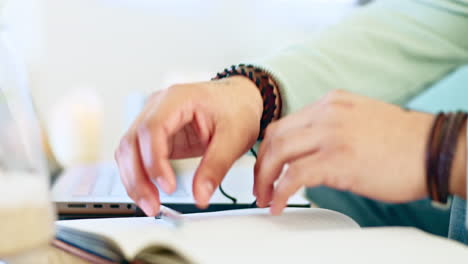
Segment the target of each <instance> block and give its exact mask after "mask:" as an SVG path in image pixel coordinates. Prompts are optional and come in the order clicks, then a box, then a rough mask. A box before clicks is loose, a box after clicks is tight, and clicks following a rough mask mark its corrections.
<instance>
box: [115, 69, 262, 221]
mask: <svg viewBox="0 0 468 264" xmlns="http://www.w3.org/2000/svg"><path fill="white" fill-rule="evenodd" d="M262 111H263V104H262V98H261V96H260V93H259V91H258V89H257V88H256V86H255V84H254V83H252V82H251V81H250V80H249V79H247V78H245V77H242V76H236V77H230V78H226V79H222V80H218V81H210V82H201V83H192V84H181V85H174V86H172V87H170V88H168V89H166V90H163V91H159V92H156V93H154V94H153V95H152V96H151V97H150V98H149V100H148V102H147V104H146V105H145V107H144V109H143V111H142V113H141V114H140V115H139V116H138V117H137V119H136V120H135V122H134V123H133V125H132V126H131V128H130V129H129V130H128V131H127V132H126V134H125V135H124V137H123V138H122V140H121V142H120V145H119V147H118V148H117V150H116V152H115V159H116V161H117V164H118V166H119V171H120V177H121V179H122V182H123V184H124V185H125V188H126V190H127V193H128V195H129V196H130V197H131V198H132V199H133V200H134V201H135V202H136V203H137V204H138V206H139V207H140V208H141V209H142V210H143V211H144V212H145V213H146V214H147V215H149V216H154V215H156V214H157V213H158V212H159V206H160V200H159V191H158V190H157V188H156V186H155V185H154V184H153V183H152V182H151V180H155V181H156V182H157V183H158V186H159V187H161V188H162V189H163V191H164V192H166V193H172V192H174V190H175V189H176V178H175V174H174V171H173V169H172V167H171V165H170V163H169V160H170V159H181V158H190V157H198V156H203V159H202V162H201V163H200V165H199V167H198V168H197V170H196V172H195V177H194V179H193V194H194V198H195V201H196V203H197V205H198V206H199V207H201V208H205V207H207V206H208V203H209V199H210V198H211V196H212V194H213V192H214V190H215V188H216V187H217V186H218V185H219V184H220V182H221V181H222V179H223V178H224V176H225V175H226V173H227V172H228V170H229V169H230V168H231V166H232V164H233V163H234V162H235V161H236V160H237V159H238V158H239V157H240V156H242V155H243V154H244V153H245V152H247V151H248V149H249V148H250V147H252V146H253V144H254V143H255V142H256V139H257V137H258V134H259V130H260V119H261V115H262Z"/></svg>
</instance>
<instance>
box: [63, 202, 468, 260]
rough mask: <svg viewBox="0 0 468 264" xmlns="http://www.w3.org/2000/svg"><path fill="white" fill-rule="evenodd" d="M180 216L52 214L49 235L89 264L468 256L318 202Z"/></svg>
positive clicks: (419, 235) (444, 244)
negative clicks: (91, 263)
mask: <svg viewBox="0 0 468 264" xmlns="http://www.w3.org/2000/svg"><path fill="white" fill-rule="evenodd" d="M184 217H185V219H184V220H183V221H184V222H183V224H182V225H178V226H175V225H174V224H173V223H170V222H167V221H166V220H161V219H154V218H114V219H95V220H72V221H59V222H57V230H58V232H57V238H58V242H59V243H63V242H65V243H67V244H71V245H73V246H74V247H76V248H80V249H81V250H83V251H86V252H88V253H92V254H93V255H97V256H100V257H101V259H102V260H104V262H96V263H160V264H179V263H297V262H304V261H306V262H310V261H313V262H315V263H344V262H346V263H374V262H378V263H410V262H414V263H422V261H424V263H437V261H439V262H438V263H448V262H447V261H449V260H450V261H452V260H453V261H456V260H467V259H468V249H467V248H466V247H465V246H463V245H461V244H458V243H455V242H452V241H448V240H447V239H443V238H438V237H435V236H432V235H428V234H426V233H423V232H421V231H417V230H416V229H412V228H371V229H360V228H359V226H358V225H357V224H356V223H355V222H354V221H353V220H352V219H350V218H349V217H347V216H345V215H342V214H340V213H337V212H334V211H329V210H325V209H316V208H288V209H287V210H286V211H285V213H284V214H283V215H281V216H270V215H269V214H268V209H244V210H237V211H224V212H216V213H200V214H192V215H185V216H184ZM431 248H432V249H434V250H431ZM106 261H107V262H106ZM316 261H320V262H316ZM450 261H449V262H450ZM450 263H453V262H450Z"/></svg>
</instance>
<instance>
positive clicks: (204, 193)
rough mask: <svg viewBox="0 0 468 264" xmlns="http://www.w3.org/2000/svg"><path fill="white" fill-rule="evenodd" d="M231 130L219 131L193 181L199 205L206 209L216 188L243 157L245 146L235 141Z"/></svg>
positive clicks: (246, 147) (195, 196) (215, 134)
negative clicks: (234, 164)
mask: <svg viewBox="0 0 468 264" xmlns="http://www.w3.org/2000/svg"><path fill="white" fill-rule="evenodd" d="M230 131H231V130H228V129H222V128H221V129H217V130H216V131H215V133H214V136H213V138H212V140H211V142H210V143H209V146H208V149H207V151H206V153H205V155H204V157H203V159H202V161H201V163H200V166H199V167H198V169H197V171H196V173H195V177H194V179H193V194H194V198H195V200H196V202H197V205H198V206H199V207H201V208H206V207H207V206H208V204H209V200H210V198H211V196H212V195H213V192H214V190H215V188H217V187H218V186H219V184H220V183H221V181H222V180H223V178H224V176H225V175H226V174H227V172H228V171H229V169H230V168H231V167H232V165H233V163H234V162H235V161H236V160H237V159H239V157H240V156H242V155H243V154H244V153H245V151H246V149H248V146H247V143H245V146H244V145H243V144H242V143H241V144H240V145H239V142H238V141H236V140H235V136H236V135H233V133H232V132H230Z"/></svg>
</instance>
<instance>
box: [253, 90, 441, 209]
mask: <svg viewBox="0 0 468 264" xmlns="http://www.w3.org/2000/svg"><path fill="white" fill-rule="evenodd" d="M433 118H434V117H433V115H431V114H427V113H421V112H414V111H406V110H404V109H401V108H400V107H398V106H394V105H391V104H388V103H384V102H380V101H377V100H373V99H370V98H367V97H363V96H359V95H355V94H351V93H348V92H344V91H332V92H330V93H329V94H327V95H326V96H325V97H323V98H322V99H321V100H319V101H318V102H316V103H314V104H312V105H309V106H307V107H305V108H303V109H302V110H301V111H299V112H297V113H294V114H291V115H289V116H287V117H285V118H282V119H280V120H279V121H277V122H275V123H272V124H270V125H269V127H268V128H267V131H266V135H265V138H264V140H263V142H262V144H261V146H260V149H259V152H258V159H257V163H256V165H255V184H254V194H255V195H256V196H257V203H258V205H259V206H260V207H265V206H267V205H268V204H270V202H271V212H272V213H273V214H280V213H281V212H282V210H283V208H284V207H285V206H286V203H287V200H288V198H289V196H291V195H293V194H294V193H295V192H296V191H297V190H298V189H299V188H301V187H302V186H306V187H314V186H319V185H326V186H328V187H332V188H335V189H339V190H346V191H351V192H353V193H356V194H360V195H363V196H367V197H369V198H373V199H377V200H382V201H386V202H407V201H413V200H417V199H421V198H423V197H425V196H427V188H426V181H425V167H424V166H425V165H424V164H425V162H424V157H425V147H426V141H427V136H428V134H429V131H430V129H431V126H432V121H433ZM286 164H287V165H288V169H287V170H285V172H284V175H282V176H281V177H280V174H281V172H282V170H283V166H285V165H286ZM277 180H278V182H277V183H276V185H274V183H275V181H277Z"/></svg>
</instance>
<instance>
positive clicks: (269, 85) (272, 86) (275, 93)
mask: <svg viewBox="0 0 468 264" xmlns="http://www.w3.org/2000/svg"><path fill="white" fill-rule="evenodd" d="M230 76H245V77H247V78H249V79H250V80H251V81H252V82H253V83H255V85H256V86H257V88H258V90H259V91H260V94H261V96H262V99H263V113H262V118H261V120H260V133H259V136H258V139H262V138H263V136H264V133H265V129H266V127H267V126H268V125H269V124H270V123H271V122H272V121H273V120H277V119H279V118H280V116H281V106H282V104H281V96H280V92H279V89H278V85H277V84H276V82H275V80H274V79H273V77H272V76H271V75H270V74H268V73H267V72H265V71H263V70H262V69H259V68H256V67H254V66H252V65H245V64H239V65H237V66H235V65H233V66H231V67H230V68H226V69H225V70H224V71H223V72H220V73H218V74H217V75H216V77H214V78H213V79H212V80H219V79H223V78H227V77H230Z"/></svg>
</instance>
